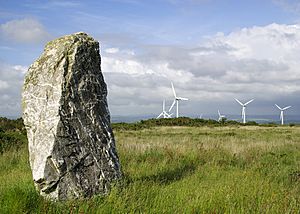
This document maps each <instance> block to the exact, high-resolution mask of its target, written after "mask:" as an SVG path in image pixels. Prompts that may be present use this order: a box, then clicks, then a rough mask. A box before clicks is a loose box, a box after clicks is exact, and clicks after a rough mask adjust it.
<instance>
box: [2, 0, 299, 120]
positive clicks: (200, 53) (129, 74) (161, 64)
mask: <svg viewBox="0 0 300 214" xmlns="http://www.w3.org/2000/svg"><path fill="white" fill-rule="evenodd" d="M79 31H84V32H86V33H88V34H89V35H91V36H92V37H94V38H95V39H96V40H98V41H99V42H100V49H101V52H100V54H101V58H102V61H101V67H102V72H103V75H104V78H105V81H106V83H107V86H108V104H109V109H110V112H111V114H112V116H116V115H123V116H126V115H158V114H159V113H160V112H161V108H162V101H163V100H164V99H166V105H167V107H169V106H170V105H171V103H172V99H173V94H172V89H171V82H173V83H174V86H175V89H176V93H177V94H178V95H179V96H182V97H187V98H189V101H184V102H181V103H180V104H179V106H180V115H182V116H197V115H201V114H203V115H210V114H217V110H218V109H220V111H221V113H222V114H225V115H226V114H227V115H228V114H236V115H238V114H240V111H241V107H240V105H239V104H238V103H237V102H236V101H235V100H234V98H238V99H239V100H241V101H242V102H246V101H248V100H250V99H255V100H254V101H253V102H252V103H251V104H249V106H248V107H247V113H248V114H250V115H251V114H252V115H266V114H267V115H277V114H278V115H279V113H280V112H279V111H278V109H276V107H275V106H274V104H275V103H277V104H278V105H279V106H281V107H284V106H288V105H291V106H292V108H290V109H289V110H288V111H287V114H289V115H300V99H299V96H300V60H299V59H300V1H298V0H243V1H240V0H144V1H142V0H99V1H91V0H85V1H71V0H69V1H64V0H61V1H58V0H50V1H45V0H43V1H38V0H22V1H16V0H10V1H6V0H0V116H8V117H19V116H21V105H20V103H21V91H22V85H23V81H24V75H25V74H26V72H27V69H28V67H29V66H30V65H31V64H32V63H33V62H34V61H35V60H36V59H37V58H38V57H39V56H40V55H41V53H42V52H43V48H44V46H45V44H46V43H47V42H48V41H51V40H53V39H55V38H58V37H61V36H64V35H67V34H72V33H75V32H79Z"/></svg>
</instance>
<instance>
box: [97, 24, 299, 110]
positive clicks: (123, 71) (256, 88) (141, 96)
mask: <svg viewBox="0 0 300 214" xmlns="http://www.w3.org/2000/svg"><path fill="white" fill-rule="evenodd" d="M117 50H118V51H117ZM299 57H300V26H299V25H280V24H271V25H267V26H262V27H259V26H254V27H251V28H243V29H239V30H236V31H234V32H232V33H230V34H228V35H224V34H223V33H217V34H216V35H214V36H210V37H207V38H206V40H205V41H204V42H201V43H199V44H195V46H193V47H191V46H189V47H185V46H172V45H169V46H144V47H143V48H142V49H141V50H138V51H134V50H123V51H120V50H119V49H118V48H117V47H112V48H110V49H108V51H106V52H104V54H103V60H102V68H103V71H104V72H105V77H106V80H107V81H108V86H109V89H110V90H109V91H110V104H111V105H112V109H113V110H114V111H115V112H117V113H119V114H122V113H124V112H125V110H124V108H125V106H126V105H129V104H130V105H131V106H132V108H133V109H134V108H135V109H136V110H135V111H139V112H140V111H142V112H145V113H147V112H148V113H153V111H155V109H157V108H158V109H159V105H160V103H161V100H163V99H165V98H167V99H169V100H171V99H172V91H171V88H170V82H171V81H173V82H174V85H175V87H176V89H177V90H178V93H180V94H181V95H182V96H186V97H189V98H190V99H191V102H189V103H185V104H184V105H185V108H186V109H187V111H186V113H187V112H197V111H198V112H199V106H196V105H201V103H202V105H205V106H208V105H209V103H216V102H219V103H220V104H222V105H223V104H225V103H226V102H227V103H228V102H231V103H233V105H234V104H235V103H234V101H232V100H233V98H235V97H237V98H239V99H241V100H247V99H250V98H256V99H258V102H267V103H266V105H270V104H271V103H273V102H279V103H280V101H283V100H285V102H289V103H293V104H296V105H297V103H296V102H298V101H296V100H299V99H297V97H298V96H299V93H300V72H299V67H300V61H299ZM259 100H260V101H259ZM170 102H171V101H170ZM298 104H299V105H300V103H299V102H298ZM272 105H274V104H272ZM283 105H285V104H283ZM139 106H143V107H141V108H139ZM141 109H142V110H141ZM197 109H198V110H197ZM205 111H207V112H209V113H214V112H211V109H205ZM295 111H296V110H295ZM262 113H267V112H266V111H265V112H262ZM298 113H300V112H299V111H298Z"/></svg>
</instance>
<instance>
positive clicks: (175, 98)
mask: <svg viewBox="0 0 300 214" xmlns="http://www.w3.org/2000/svg"><path fill="white" fill-rule="evenodd" d="M171 85H172V90H173V94H174V101H173V103H172V105H171V107H170V109H169V112H170V111H171V110H172V108H173V106H174V105H175V103H176V118H178V117H179V107H178V102H179V100H189V99H188V98H184V97H177V96H176V92H175V89H174V85H173V83H172V82H171Z"/></svg>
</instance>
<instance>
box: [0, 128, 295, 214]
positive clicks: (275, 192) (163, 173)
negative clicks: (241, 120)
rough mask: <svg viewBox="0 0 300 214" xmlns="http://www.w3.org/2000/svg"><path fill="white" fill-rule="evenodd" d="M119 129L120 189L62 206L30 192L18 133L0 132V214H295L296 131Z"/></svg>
mask: <svg viewBox="0 0 300 214" xmlns="http://www.w3.org/2000/svg"><path fill="white" fill-rule="evenodd" d="M124 126H125V128H122V124H121V125H120V124H118V125H117V126H115V130H114V132H115V137H116V142H117V149H118V152H119V156H120V161H121V165H122V170H123V172H124V180H123V182H122V183H120V184H118V185H116V186H115V187H114V188H113V189H112V192H111V194H110V195H109V196H107V197H100V196H98V197H95V198H93V199H89V200H82V201H78V200H77V201H70V202H66V203H53V202H48V201H46V200H44V199H43V198H41V197H39V196H38V194H37V193H36V192H35V190H34V186H33V182H32V177H31V171H30V167H29V163H28V152H27V142H26V137H25V135H24V130H22V127H18V128H14V129H8V130H3V128H2V130H1V129H0V134H1V135H0V137H1V138H0V140H1V141H0V143H1V145H2V146H1V147H0V148H1V150H0V152H1V154H0V213H24V212H25V213H44V212H47V213H70V212H72V213H73V212H75V213H112V212H116V213H130V212H138V213H139V212H143V213H197V212H200V213H202V212H204V213H224V212H227V213H228V212H230V213H249V212H251V213H256V212H267V213H299V211H300V127H299V126H292V127H289V126H283V127H280V126H274V127H263V126H240V125H233V126H226V125H224V126H222V125H220V126H205V125H204V126H199V127H193V126H190V127H187V126H150V127H147V128H143V127H139V128H136V127H134V126H130V127H129V128H128V126H126V125H124ZM10 141H11V142H12V143H13V144H14V145H16V146H8V145H7V144H8V142H10Z"/></svg>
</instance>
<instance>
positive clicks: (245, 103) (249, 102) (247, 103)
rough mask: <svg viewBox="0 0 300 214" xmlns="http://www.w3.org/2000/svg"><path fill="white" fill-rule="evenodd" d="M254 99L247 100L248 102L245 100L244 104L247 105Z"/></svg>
mask: <svg viewBox="0 0 300 214" xmlns="http://www.w3.org/2000/svg"><path fill="white" fill-rule="evenodd" d="M253 100H254V99H252V100H249V101H248V102H246V103H245V104H244V105H245V106H246V105H248V104H249V103H251V102H252V101H253Z"/></svg>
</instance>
